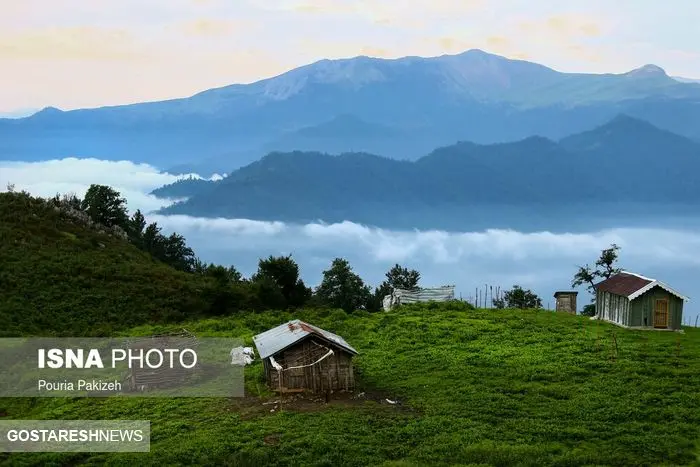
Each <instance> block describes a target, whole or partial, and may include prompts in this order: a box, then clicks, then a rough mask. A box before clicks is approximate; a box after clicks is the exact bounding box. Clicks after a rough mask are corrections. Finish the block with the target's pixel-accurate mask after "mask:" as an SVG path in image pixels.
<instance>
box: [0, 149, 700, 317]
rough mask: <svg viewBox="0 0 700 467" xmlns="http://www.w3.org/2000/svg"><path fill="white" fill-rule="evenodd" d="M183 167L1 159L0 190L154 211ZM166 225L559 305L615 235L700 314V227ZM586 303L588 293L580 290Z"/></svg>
mask: <svg viewBox="0 0 700 467" xmlns="http://www.w3.org/2000/svg"><path fill="white" fill-rule="evenodd" d="M175 179H176V177H175V176H174V175H170V174H165V173H160V172H159V171H158V170H157V169H155V168H153V167H150V166H148V165H145V164H134V163H132V162H110V161H100V160H96V159H63V160H52V161H44V162H34V163H24V162H22V163H18V162H5V161H0V191H5V189H6V187H7V185H8V183H12V184H14V185H15V187H14V189H15V190H17V191H19V190H22V189H24V190H27V191H29V192H30V193H32V194H34V195H38V196H44V197H48V196H53V195H54V194H56V193H69V192H73V193H76V194H77V195H78V196H80V197H82V195H83V194H84V193H85V191H86V190H87V188H88V186H89V184H90V183H99V184H105V185H110V186H112V187H114V188H115V189H117V190H119V191H120V192H121V194H122V195H123V196H124V197H125V198H126V199H127V201H128V208H129V211H130V212H134V211H135V210H136V209H141V210H142V211H144V212H146V213H148V212H151V211H153V210H156V209H158V208H159V207H161V206H163V205H164V204H168V203H167V202H164V201H162V200H158V199H156V198H154V197H153V196H150V195H148V193H149V192H150V191H151V190H152V189H154V188H157V187H159V186H162V185H163V184H166V183H171V182H173V181H174V180H175ZM146 218H147V220H148V221H149V222H154V221H155V222H158V225H160V226H162V227H163V231H164V233H166V234H169V233H171V232H174V231H175V232H178V233H180V234H182V235H183V236H184V237H185V238H186V239H187V242H188V244H189V245H190V246H191V247H192V248H193V249H194V250H195V252H196V254H197V255H198V256H199V257H200V258H201V259H202V260H203V261H206V262H214V263H216V264H223V265H234V266H235V267H236V268H237V269H238V270H240V271H241V272H242V273H243V274H244V275H245V276H247V277H249V276H250V275H251V274H252V273H253V272H255V270H256V268H257V262H258V259H259V258H264V257H267V256H269V255H275V256H277V255H288V254H291V255H292V257H293V258H294V259H295V260H296V261H297V262H298V263H299V265H300V269H301V272H302V278H303V279H304V280H305V281H306V283H307V284H308V285H310V286H316V285H318V284H319V282H320V280H321V277H322V272H323V271H324V270H325V269H327V268H328V266H329V265H330V264H331V261H332V260H333V259H334V258H336V257H343V258H346V259H348V260H349V261H350V264H351V265H352V266H353V268H354V269H355V271H356V272H357V273H358V274H360V276H361V277H362V278H363V279H364V280H365V281H366V282H367V283H369V284H370V285H372V286H376V285H378V284H379V283H380V282H381V281H382V280H383V279H384V273H385V272H386V271H388V270H389V269H390V268H391V266H393V265H394V264H396V263H400V264H402V265H405V266H407V267H411V268H415V269H417V270H418V271H419V272H420V273H421V275H422V280H421V285H422V286H424V287H430V286H439V285H455V286H456V291H457V294H458V296H459V295H461V296H462V298H464V299H472V298H473V296H474V295H475V292H474V290H475V289H476V288H480V289H482V290H483V288H484V286H485V285H487V284H488V285H493V286H500V287H501V288H502V289H507V288H510V287H512V286H513V285H516V284H517V285H521V286H523V287H525V288H529V289H532V290H533V291H534V292H535V293H537V294H538V295H539V296H540V297H541V298H542V301H543V305H544V306H545V307H547V306H548V305H549V307H554V298H553V294H554V292H555V291H557V290H570V283H571V278H572V276H573V274H574V273H575V272H576V268H577V266H578V265H583V264H586V263H589V264H593V263H594V262H595V260H596V259H597V257H598V255H599V254H600V251H601V250H602V249H604V248H607V247H608V246H609V245H610V244H612V243H616V244H618V245H619V246H620V247H621V248H622V249H621V251H620V263H619V265H620V266H621V267H623V268H626V269H628V270H631V271H634V272H638V273H640V274H643V275H646V276H649V277H655V278H658V279H660V280H662V281H664V282H666V283H668V284H670V285H671V287H673V288H675V289H677V290H678V291H679V292H681V293H683V294H684V295H686V296H689V297H690V298H691V301H690V302H688V303H687V304H686V305H685V313H684V316H685V319H686V320H690V321H691V322H694V320H695V317H696V316H698V313H699V312H700V306H699V305H698V304H697V303H696V302H697V301H696V300H694V299H693V297H698V296H700V284H698V283H697V280H696V278H697V277H698V276H700V233H699V232H698V231H697V230H695V231H688V230H680V229H668V228H661V227H659V226H653V225H650V226H649V227H645V228H624V229H607V230H600V231H591V232H584V233H575V234H573V233H564V234H555V233H551V232H546V231H544V232H534V233H523V232H517V231H513V230H498V229H491V230H484V231H473V232H455V233H447V232H440V231H422V232H419V231H411V232H401V231H392V230H385V229H377V228H371V227H367V226H363V225H359V224H355V223H352V222H343V223H339V224H330V225H328V224H318V223H317V224H307V225H291V224H285V223H283V222H262V221H254V220H247V219H203V218H195V217H189V216H159V215H154V214H147V215H146ZM579 292H580V298H579V301H578V305H579V306H578V308H579V311H580V309H581V308H582V307H583V305H585V304H586V303H588V301H589V298H590V297H589V296H587V294H586V292H585V290H584V289H579Z"/></svg>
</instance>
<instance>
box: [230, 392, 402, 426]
mask: <svg viewBox="0 0 700 467" xmlns="http://www.w3.org/2000/svg"><path fill="white" fill-rule="evenodd" d="M368 401H369V402H374V403H376V404H378V405H380V406H384V407H385V408H387V409H392V410H398V411H402V412H406V411H409V412H413V411H414V410H413V409H411V408H410V407H408V406H406V405H404V404H403V403H402V402H401V401H400V400H395V399H391V398H389V397H387V396H386V394H384V393H382V392H379V391H355V392H346V391H341V392H336V393H333V394H331V395H330V397H329V398H326V397H325V396H319V395H316V394H308V393H302V394H285V395H284V396H282V397H280V396H279V395H275V396H273V397H267V398H259V397H253V396H246V397H243V398H236V399H231V401H230V402H231V405H230V406H229V411H231V412H236V413H238V414H239V415H240V416H241V419H243V420H248V419H251V418H257V417H260V416H264V415H266V414H267V415H270V414H275V413H277V412H279V411H280V410H285V411H293V412H317V411H321V410H326V409H329V408H333V407H343V408H351V407H358V408H359V407H362V406H365V405H366V403H367V402H368Z"/></svg>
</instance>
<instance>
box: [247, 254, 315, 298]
mask: <svg viewBox="0 0 700 467" xmlns="http://www.w3.org/2000/svg"><path fill="white" fill-rule="evenodd" d="M251 281H252V282H253V283H259V282H262V283H261V284H260V287H259V290H261V291H264V295H261V296H260V299H261V300H262V304H263V306H264V307H265V308H271V309H279V308H289V307H292V308H295V307H300V306H302V305H303V304H304V303H306V301H307V300H308V299H309V298H310V297H311V290H310V289H309V288H308V287H306V285H304V281H302V280H301V278H300V277H299V265H298V264H297V263H296V261H294V260H293V259H292V257H291V255H290V256H279V257H274V256H270V257H269V258H267V259H261V260H260V261H259V263H258V271H257V272H256V273H255V274H253V276H252V277H251ZM275 287H276V288H277V289H279V293H278V292H277V291H273V290H271V289H272V288H275ZM280 296H281V297H282V299H283V302H282V303H280V302H279V297H280ZM268 300H271V301H268Z"/></svg>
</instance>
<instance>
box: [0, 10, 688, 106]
mask: <svg viewBox="0 0 700 467" xmlns="http://www.w3.org/2000/svg"><path fill="white" fill-rule="evenodd" d="M697 18H700V2H693V1H685V0H684V1H682V2H676V3H675V4H674V7H673V8H671V7H669V3H668V2H659V1H657V0H616V1H614V2H611V1H609V0H567V1H561V0H492V1H487V0H404V1H396V0H357V1H347V0H148V1H142V0H138V1H137V0H61V1H54V0H22V1H16V0H0V70H2V72H0V113H2V114H14V115H15V116H16V115H17V113H18V112H19V113H20V114H22V113H26V112H28V111H30V110H31V109H40V108H43V107H46V106H55V107H59V108H62V109H73V108H83V107H98V106H103V105H118V104H126V103H132V102H143V101H152V100H162V99H169V98H174V97H183V96H188V95H192V94H194V93H196V92H199V91H202V90H205V89H209V88H212V87H218V86H224V85H227V84H232V83H248V82H253V81H256V80H259V79H263V78H266V77H270V76H274V75H277V74H280V73H283V72H285V71H287V70H289V69H292V68H294V67H297V66H300V65H304V64H307V63H311V62H313V61H316V60H319V59H323V58H343V57H352V56H357V55H369V56H374V57H383V58H396V57H400V56H406V55H420V56H435V55H441V54H451V53H459V52H462V51H465V50H467V49H471V48H480V49H482V50H486V51H488V52H492V53H496V54H499V55H504V56H507V57H511V58H519V59H525V60H531V61H536V62H538V63H542V64H544V65H547V66H550V67H553V68H555V69H557V70H560V71H570V72H592V73H604V72H612V73H621V72H625V71H629V70H631V69H634V68H637V67H639V66H642V65H645V64H648V63H653V64H656V65H659V66H661V67H662V68H664V69H665V70H666V71H667V72H668V73H669V75H672V76H683V77H688V78H700V43H699V42H698V41H697V26H696V22H697V21H696V19H697Z"/></svg>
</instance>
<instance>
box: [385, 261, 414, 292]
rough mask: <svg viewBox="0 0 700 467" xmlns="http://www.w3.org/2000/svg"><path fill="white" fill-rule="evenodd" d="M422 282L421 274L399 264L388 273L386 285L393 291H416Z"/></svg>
mask: <svg viewBox="0 0 700 467" xmlns="http://www.w3.org/2000/svg"><path fill="white" fill-rule="evenodd" d="M419 281H420V273H419V272H418V271H416V270H415V269H408V268H406V267H403V266H401V265H399V264H396V265H394V266H393V267H392V268H391V269H389V271H388V272H387V273H386V283H387V284H388V285H389V286H390V287H391V288H392V289H406V290H410V289H415V288H416V287H418V282H419Z"/></svg>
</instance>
